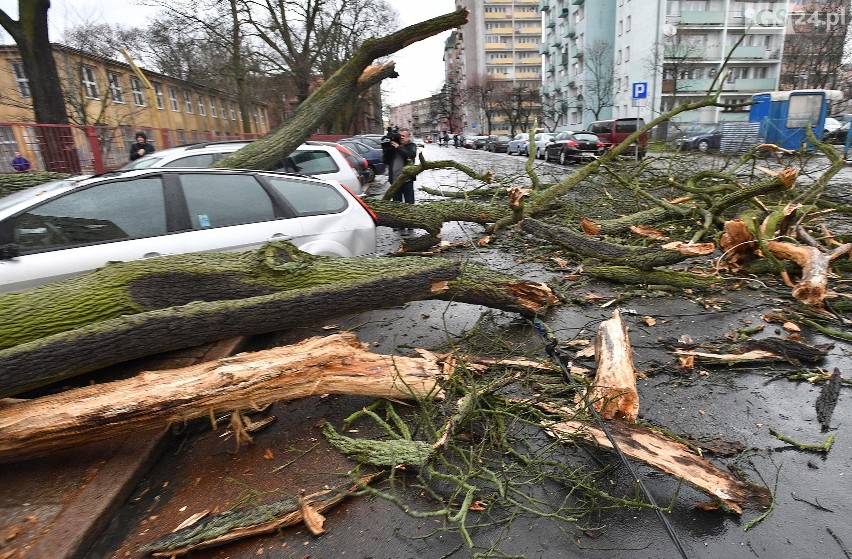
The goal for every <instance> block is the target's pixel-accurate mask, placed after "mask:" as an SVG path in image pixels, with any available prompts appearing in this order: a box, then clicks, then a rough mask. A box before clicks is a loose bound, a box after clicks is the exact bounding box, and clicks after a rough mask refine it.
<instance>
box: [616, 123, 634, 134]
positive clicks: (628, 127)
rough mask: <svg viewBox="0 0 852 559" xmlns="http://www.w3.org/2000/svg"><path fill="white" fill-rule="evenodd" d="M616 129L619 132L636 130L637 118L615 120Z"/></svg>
mask: <svg viewBox="0 0 852 559" xmlns="http://www.w3.org/2000/svg"><path fill="white" fill-rule="evenodd" d="M615 131H616V132H617V133H626V132H630V133H633V132H636V121H635V120H617V121H615Z"/></svg>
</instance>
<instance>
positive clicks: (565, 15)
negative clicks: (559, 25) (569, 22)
mask: <svg viewBox="0 0 852 559" xmlns="http://www.w3.org/2000/svg"><path fill="white" fill-rule="evenodd" d="M556 17H562V18H569V17H571V11H570V10H569V9H568V8H567V7H565V8H562V11H561V12H559V15H558V16H556Z"/></svg>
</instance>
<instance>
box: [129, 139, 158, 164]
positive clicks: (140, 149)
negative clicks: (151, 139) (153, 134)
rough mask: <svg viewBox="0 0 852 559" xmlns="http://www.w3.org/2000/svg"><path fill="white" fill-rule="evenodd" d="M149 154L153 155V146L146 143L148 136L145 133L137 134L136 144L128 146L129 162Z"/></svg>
mask: <svg viewBox="0 0 852 559" xmlns="http://www.w3.org/2000/svg"><path fill="white" fill-rule="evenodd" d="M149 153H154V146H152V145H151V144H149V143H148V135H147V134H145V132H137V133H136V143H135V144H133V145H132V146H130V160H131V161H136V160H137V159H139V158H140V157H144V156H146V155H148V154H149Z"/></svg>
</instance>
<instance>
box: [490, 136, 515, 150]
mask: <svg viewBox="0 0 852 559" xmlns="http://www.w3.org/2000/svg"><path fill="white" fill-rule="evenodd" d="M510 141H511V138H509V136H488V139H487V140H485V151H491V152H494V153H499V152H502V153H506V151H507V150H508V149H509V142H510Z"/></svg>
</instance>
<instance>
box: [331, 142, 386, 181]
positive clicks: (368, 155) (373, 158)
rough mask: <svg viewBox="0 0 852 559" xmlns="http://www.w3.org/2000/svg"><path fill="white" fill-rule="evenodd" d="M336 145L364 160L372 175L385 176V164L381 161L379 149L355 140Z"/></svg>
mask: <svg viewBox="0 0 852 559" xmlns="http://www.w3.org/2000/svg"><path fill="white" fill-rule="evenodd" d="M337 143H339V144H340V145H342V146H343V147H345V148H347V149H348V150H349V151H352V152H354V153H356V154H358V155H360V156H361V157H363V158H364V159H366V160H367V164H369V165H370V169H372V170H373V174H374V175H377V176H378V175H384V174H385V162H384V160H383V159H382V150H381V149H380V148H374V147H372V146H370V145H367V144H365V143H363V142H359V141H357V140H347V139H343V140H340V141H339V142H337Z"/></svg>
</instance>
